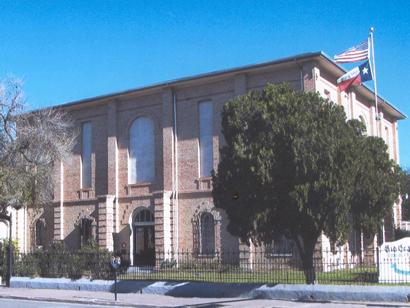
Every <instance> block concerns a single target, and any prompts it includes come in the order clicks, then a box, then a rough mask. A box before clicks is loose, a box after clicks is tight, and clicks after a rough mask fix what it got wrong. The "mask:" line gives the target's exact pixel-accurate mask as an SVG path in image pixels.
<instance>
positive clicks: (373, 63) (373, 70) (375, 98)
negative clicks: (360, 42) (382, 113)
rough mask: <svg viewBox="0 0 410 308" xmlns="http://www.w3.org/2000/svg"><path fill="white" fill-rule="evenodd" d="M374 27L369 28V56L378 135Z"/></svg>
mask: <svg viewBox="0 0 410 308" xmlns="http://www.w3.org/2000/svg"><path fill="white" fill-rule="evenodd" d="M373 33H374V28H373V27H371V28H370V45H371V56H372V61H371V62H372V75H373V85H374V104H375V107H376V137H379V128H378V124H377V123H378V122H377V121H379V120H380V117H379V109H378V103H377V78H376V61H375V56H374V39H373Z"/></svg>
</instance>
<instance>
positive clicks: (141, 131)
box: [128, 118, 155, 184]
mask: <svg viewBox="0 0 410 308" xmlns="http://www.w3.org/2000/svg"><path fill="white" fill-rule="evenodd" d="M128 153H129V159H128V183H129V184H134V183H137V182H152V181H153V180H154V178H155V135H154V124H153V122H152V121H151V120H150V119H148V118H138V119H136V120H135V121H134V122H133V123H132V125H131V128H130V140H129V152H128Z"/></svg>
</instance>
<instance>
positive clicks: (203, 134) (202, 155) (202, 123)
mask: <svg viewBox="0 0 410 308" xmlns="http://www.w3.org/2000/svg"><path fill="white" fill-rule="evenodd" d="M212 169H213V108H212V102H209V101H207V102H201V103H199V176H200V177H208V176H211V171H212Z"/></svg>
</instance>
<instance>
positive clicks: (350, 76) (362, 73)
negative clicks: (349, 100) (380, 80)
mask: <svg viewBox="0 0 410 308" xmlns="http://www.w3.org/2000/svg"><path fill="white" fill-rule="evenodd" d="M368 80H372V72H371V70H370V64H369V61H366V62H365V63H363V64H361V65H360V66H356V67H355V68H354V69H352V70H350V71H348V72H347V73H346V74H344V75H343V76H342V77H340V78H339V79H338V80H337V84H338V85H339V89H340V91H344V90H346V89H348V88H349V87H350V86H354V85H360V84H361V83H362V82H365V81H368Z"/></svg>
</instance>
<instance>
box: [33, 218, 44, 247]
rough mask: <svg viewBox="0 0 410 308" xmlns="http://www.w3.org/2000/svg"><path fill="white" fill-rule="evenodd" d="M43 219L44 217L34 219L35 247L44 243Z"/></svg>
mask: <svg viewBox="0 0 410 308" xmlns="http://www.w3.org/2000/svg"><path fill="white" fill-rule="evenodd" d="M45 227H46V224H45V221H44V219H42V218H40V219H37V221H36V226H35V228H36V230H35V236H36V240H35V242H36V247H44V245H45V231H46V230H45Z"/></svg>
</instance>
